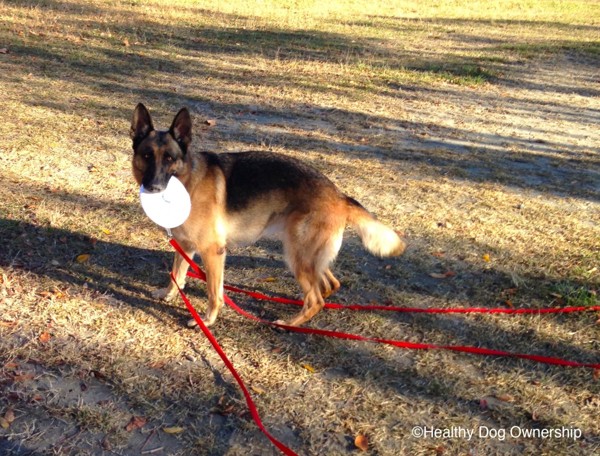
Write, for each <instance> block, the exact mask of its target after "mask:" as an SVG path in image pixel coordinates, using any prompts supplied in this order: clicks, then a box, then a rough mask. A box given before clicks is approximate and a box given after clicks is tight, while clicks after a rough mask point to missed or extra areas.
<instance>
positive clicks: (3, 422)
mask: <svg viewBox="0 0 600 456" xmlns="http://www.w3.org/2000/svg"><path fill="white" fill-rule="evenodd" d="M0 427H1V428H2V429H8V428H9V427H10V423H9V422H8V421H6V420H5V419H4V418H2V417H1V416H0Z"/></svg>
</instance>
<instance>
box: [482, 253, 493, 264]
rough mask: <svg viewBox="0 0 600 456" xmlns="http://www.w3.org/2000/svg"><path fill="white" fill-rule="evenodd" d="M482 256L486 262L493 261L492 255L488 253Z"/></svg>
mask: <svg viewBox="0 0 600 456" xmlns="http://www.w3.org/2000/svg"><path fill="white" fill-rule="evenodd" d="M482 258H483V261H485V262H486V263H489V262H490V261H491V258H490V255H489V254H488V253H485V254H484V255H483V257H482Z"/></svg>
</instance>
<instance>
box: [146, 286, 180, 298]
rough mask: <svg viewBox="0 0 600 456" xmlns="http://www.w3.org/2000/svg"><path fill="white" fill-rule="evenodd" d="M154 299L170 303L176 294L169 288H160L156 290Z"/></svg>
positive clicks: (153, 295) (153, 294) (153, 293)
mask: <svg viewBox="0 0 600 456" xmlns="http://www.w3.org/2000/svg"><path fill="white" fill-rule="evenodd" d="M151 294H152V297H153V298H154V299H160V300H161V301H170V300H172V299H173V298H174V297H175V294H176V293H175V292H174V291H173V290H171V289H169V288H160V289H158V290H154V291H153V292H152V293H151Z"/></svg>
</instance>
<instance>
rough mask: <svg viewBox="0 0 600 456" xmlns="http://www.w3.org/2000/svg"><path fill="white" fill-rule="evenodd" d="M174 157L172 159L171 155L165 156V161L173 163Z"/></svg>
mask: <svg viewBox="0 0 600 456" xmlns="http://www.w3.org/2000/svg"><path fill="white" fill-rule="evenodd" d="M173 160H174V159H173V157H171V156H170V155H165V161H166V162H169V163H171V162H172V161H173Z"/></svg>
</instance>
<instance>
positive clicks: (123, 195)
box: [0, 0, 600, 455]
mask: <svg viewBox="0 0 600 456" xmlns="http://www.w3.org/2000/svg"><path fill="white" fill-rule="evenodd" d="M319 3H320V2H315V3H313V2H310V1H308V0H307V1H304V0H303V1H299V2H296V3H295V4H294V7H291V6H288V5H289V3H288V2H279V1H275V0H271V1H263V2H259V1H256V2H254V1H251V2H237V1H233V2H228V3H227V4H218V2H217V3H215V2H185V1H183V0H179V1H175V0H170V1H168V2H143V3H142V2H137V1H120V0H95V1H90V2H78V1H75V0H68V1H56V0H45V1H42V2H34V1H32V0H19V1H0V18H1V19H2V20H1V22H0V24H1V25H0V81H1V86H2V97H1V98H0V108H1V110H0V138H1V139H0V176H1V182H2V185H1V186H0V336H1V337H0V388H1V390H2V394H1V395H0V450H1V451H0V452H1V453H2V454H7V455H29V454H36V455H37V454H52V455H55V454H65V455H113V454H117V455H136V454H159V455H160V454H164V455H198V454H210V455H221V454H223V455H248V454H256V455H265V454H278V451H277V450H276V449H275V447H274V446H273V445H272V444H271V443H270V442H269V441H268V440H267V439H266V438H265V437H264V436H263V434H261V432H260V431H259V429H258V428H257V426H256V425H255V424H254V422H253V421H252V420H251V418H250V417H249V414H248V412H247V407H246V404H245V401H244V398H243V396H242V394H241V392H240V390H239V389H238V387H237V385H236V384H235V381H234V379H233V377H232V376H231V374H230V373H229V372H228V371H227V369H226V368H225V366H224V364H223V363H222V361H221V360H220V359H219V358H218V356H217V355H216V353H215V352H214V351H213V349H212V348H211V347H210V345H209V343H208V342H207V340H206V339H205V337H204V336H203V335H202V334H201V333H200V332H199V331H198V330H197V329H190V328H188V327H187V325H186V322H187V320H188V319H189V315H188V314H187V311H186V310H185V308H184V306H183V304H182V303H181V302H180V301H175V302H173V303H170V304H165V303H162V302H158V301H156V300H154V299H152V298H151V295H150V292H151V291H152V290H153V289H155V288H156V287H159V286H164V285H165V284H166V283H167V280H168V277H167V271H168V269H169V265H170V262H171V257H172V251H171V248H170V246H169V245H168V244H167V242H166V237H165V233H164V232H163V231H161V230H160V229H159V228H158V227H156V226H154V225H153V224H152V223H151V222H150V221H149V220H148V219H147V218H146V217H145V215H144V214H143V212H142V210H141V207H140V205H139V200H138V189H137V188H136V185H135V182H134V181H133V178H132V175H131V170H130V159H131V144H130V139H129V136H128V130H129V124H130V119H131V115H132V113H133V109H134V107H135V105H136V104H137V103H138V102H143V103H144V104H145V105H146V106H148V107H149V109H150V110H151V112H152V114H153V116H154V119H155V123H156V124H157V125H158V126H161V127H164V128H166V127H168V125H169V123H170V122H171V120H172V117H173V115H174V114H175V113H176V112H177V110H178V109H179V108H180V107H181V106H187V107H189V108H190V110H191V112H192V115H193V120H194V122H195V124H194V125H195V126H194V143H193V144H194V148H195V149H196V150H214V151H224V150H228V151H241V150H250V149H252V150H261V151H267V150H269V151H275V152H279V153H283V154H286V155H289V156H293V157H297V158H300V159H302V160H304V161H306V162H308V163H310V164H311V165H313V166H315V167H316V168H318V169H320V170H321V171H322V172H323V173H325V174H326V175H327V176H328V177H329V178H330V179H332V180H333V181H334V182H335V183H336V185H338V186H339V187H340V188H341V189H342V190H343V191H344V192H345V193H347V194H349V195H351V196H353V197H354V198H356V199H358V200H359V201H361V203H362V204H363V205H364V206H365V207H367V208H368V209H369V210H370V211H372V212H373V213H374V214H376V215H377V216H378V218H379V219H381V220H382V221H384V222H385V223H387V224H389V225H390V226H393V227H394V228H395V229H397V230H399V231H401V232H402V233H403V235H404V236H405V238H406V240H407V242H408V245H409V248H408V250H407V252H406V253H405V254H404V255H403V256H402V257H400V258H394V259H377V258H374V257H371V256H369V255H368V254H367V253H366V252H365V251H364V250H363V249H362V247H361V245H360V242H359V240H358V239H357V236H356V234H355V233H354V232H352V231H351V230H348V231H347V232H346V236H345V242H344V246H343V248H342V250H341V252H340V256H339V258H338V260H337V262H336V264H335V266H334V272H335V274H336V276H337V277H338V278H339V279H340V281H341V282H342V288H341V290H340V291H339V292H338V293H337V294H336V295H335V296H333V297H332V298H331V300H332V301H335V302H340V303H343V304H351V303H358V304H369V303H373V304H385V305H391V306H398V307H407V306H408V307H421V308H429V307H442V308H454V307H473V306H477V307H503V308H546V307H565V306H583V307H592V306H597V305H598V298H597V293H598V289H599V287H600V269H599V264H600V210H599V209H600V159H599V155H598V145H599V144H600V133H599V131H598V124H599V122H600V101H599V99H600V98H599V95H600V73H599V70H598V69H599V68H600V51H599V50H600V23H599V19H598V18H600V6H599V4H598V2H583V1H581V2H577V1H562V2H554V1H541V2H539V1H535V2H534V1H526V2H512V1H505V0H501V1H494V2H491V1H490V2H487V1H480V2H471V3H470V7H469V8H464V7H461V4H462V2H454V1H450V0H443V1H437V2H402V4H401V5H399V6H396V5H395V3H394V2H383V1H382V2H377V1H376V2H371V3H369V6H365V5H364V2H353V1H350V0H345V1H341V0H340V1H338V2H330V4H328V5H320V4H319ZM226 281H227V282H228V283H230V284H233V285H237V286H244V287H246V288H250V289H254V290H259V291H262V292H265V293H268V294H273V295H283V296H288V297H290V296H291V297H297V296H298V287H297V286H296V284H295V282H294V280H293V278H292V276H291V274H290V273H289V272H287V271H286V269H285V266H284V264H283V262H282V256H281V247H280V245H279V244H278V243H276V242H273V241H261V242H259V243H258V244H257V245H255V246H249V247H245V248H238V249H232V250H231V251H230V252H229V255H228V262H227V271H226ZM187 290H188V292H189V296H190V297H191V299H192V301H193V303H194V305H195V306H196V307H197V308H198V309H199V311H203V310H204V308H205V305H206V295H205V291H204V287H203V285H202V283H200V282H197V281H193V280H191V281H190V282H189V286H188V288H187ZM233 297H234V298H235V299H236V301H237V302H238V303H239V304H240V305H241V306H242V307H244V308H245V309H247V310H249V311H251V312H253V313H255V314H256V315H260V316H262V317H264V318H267V319H273V320H274V319H278V318H282V317H285V316H286V315H289V314H290V313H291V312H293V311H294V310H295V309H291V308H290V307H289V306H283V305H278V304H267V303H260V302H256V301H253V300H252V299H250V298H248V297H244V296H237V295H233ZM307 326H311V327H316V328H321V329H330V330H337V331H345V332H351V333H359V334H363V335H368V336H372V337H382V338H388V339H398V340H405V341H410V342H420V343H435V344H440V345H469V346H477V347H485V348H491V349H498V350H505V351H510V352H515V353H530V354H538V355H543V356H552V357H559V358H563V359H568V360H574V361H579V362H584V363H598V362H600V356H599V351H598V350H599V348H600V345H599V342H598V341H599V340H600V324H599V315H598V312H594V311H587V312H581V313H576V314H563V315H529V316H528V315H512V316H508V315H484V314H477V315H470V314H411V313H389V312H388V313H385V312H368V313H362V312H361V313H359V312H350V311H333V310H332V311H324V312H322V313H320V314H319V315H318V316H317V317H316V318H315V319H314V320H312V321H311V322H310V323H309V324H308V325H307ZM213 331H214V334H215V336H216V338H217V339H218V340H219V342H220V343H221V345H222V346H223V349H224V350H225V352H226V353H227V355H228V356H229V358H230V359H231V360H232V362H233V363H234V364H235V366H236V368H237V369H238V370H239V373H240V375H241V376H242V378H243V379H244V380H245V382H246V384H247V385H248V387H249V389H250V392H251V394H252V395H253V397H254V399H255V401H256V403H257V406H258V409H259V411H260V414H261V416H262V419H263V422H264V423H265V425H266V427H267V428H268V429H269V431H270V432H272V434H273V435H274V436H275V437H276V438H278V439H280V440H281V441H282V442H284V443H285V444H286V445H288V446H289V447H291V448H292V449H293V450H294V451H296V452H297V453H298V454H314V455H322V454H352V453H355V452H360V451H361V450H359V449H358V448H357V446H356V443H355V439H356V438H357V436H364V437H365V438H366V454H372V455H398V454H410V455H420V454H428V455H429V454H434V455H454V454H468V455H481V454H518V455H520V454H542V455H543V454H545V455H557V454H569V455H576V454H582V455H592V454H598V452H600V424H599V422H598V419H597V417H598V412H599V406H600V400H599V396H598V394H599V392H600V382H599V379H598V374H597V373H598V371H597V370H594V369H588V368H565V367H560V366H550V365H545V364H542V363H536V362H534V361H528V360H519V359H511V358H494V357H487V356H478V355H473V354H464V353H454V352H449V351H442V350H427V351H413V350H405V349H398V348H394V347H391V346H381V345H376V344H369V343H364V342H358V341H342V340H333V339H326V338H322V337H319V336H310V335H301V334H291V333H287V332H280V331H275V330H273V329H271V328H268V327H266V326H261V325H259V324H257V323H254V322H252V321H249V320H246V319H244V318H243V317H241V316H239V315H237V314H235V313H234V312H233V311H231V310H230V309H225V310H224V311H223V312H222V314H221V315H220V317H219V320H218V321H217V323H216V324H215V326H214V328H213ZM415 427H419V428H421V429H423V428H426V429H429V430H431V431H432V432H433V430H438V432H440V433H442V432H443V431H444V430H446V431H448V432H449V431H450V430H451V429H462V430H463V431H465V432H467V431H469V432H474V435H473V436H472V437H471V438H468V436H466V435H454V436H452V435H441V434H440V435H439V436H434V435H432V434H429V435H425V436H422V437H420V436H418V435H415V434H414V433H413V429H415ZM532 430H538V431H541V430H554V431H556V430H564V431H563V432H562V433H561V434H560V435H558V434H556V433H554V434H552V435H551V436H549V437H541V436H528V435H525V432H527V431H532ZM519 433H520V434H519ZM579 433H580V434H579ZM363 443H364V441H363Z"/></svg>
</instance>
